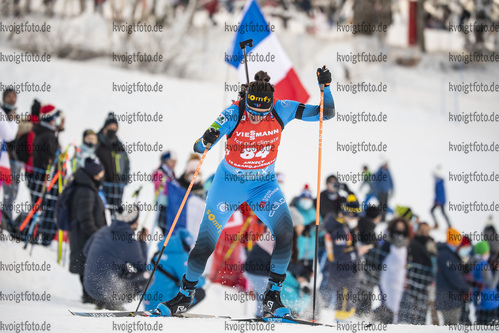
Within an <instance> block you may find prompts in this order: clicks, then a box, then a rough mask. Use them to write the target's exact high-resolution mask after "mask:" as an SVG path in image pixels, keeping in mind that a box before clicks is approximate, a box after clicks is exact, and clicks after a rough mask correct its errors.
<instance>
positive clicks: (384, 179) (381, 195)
mask: <svg viewBox="0 0 499 333" xmlns="http://www.w3.org/2000/svg"><path fill="white" fill-rule="evenodd" d="M373 178H374V179H373V184H372V186H373V193H374V195H375V196H376V197H377V198H378V201H379V204H380V207H383V208H386V209H382V211H381V220H382V221H385V216H386V211H387V209H388V198H389V196H391V195H393V180H392V175H391V174H390V170H389V169H388V162H384V163H383V164H382V165H381V167H380V168H379V169H378V171H377V172H376V173H375V174H374V177H373Z"/></svg>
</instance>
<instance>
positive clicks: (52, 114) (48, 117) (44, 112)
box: [40, 104, 61, 123]
mask: <svg viewBox="0 0 499 333" xmlns="http://www.w3.org/2000/svg"><path fill="white" fill-rule="evenodd" d="M60 115H61V111H60V110H57V109H56V108H55V106H53V105H51V104H47V105H44V106H42V107H41V108H40V121H43V122H46V123H50V122H51V121H52V120H54V119H55V118H57V117H59V116H60Z"/></svg>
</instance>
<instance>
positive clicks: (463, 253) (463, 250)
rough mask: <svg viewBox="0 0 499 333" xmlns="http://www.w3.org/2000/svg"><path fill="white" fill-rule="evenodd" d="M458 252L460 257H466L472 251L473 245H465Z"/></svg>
mask: <svg viewBox="0 0 499 333" xmlns="http://www.w3.org/2000/svg"><path fill="white" fill-rule="evenodd" d="M457 253H458V255H459V257H461V258H466V257H468V256H469V255H470V253H471V246H463V247H461V248H460V249H459V251H458V252H457Z"/></svg>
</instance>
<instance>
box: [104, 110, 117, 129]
mask: <svg viewBox="0 0 499 333" xmlns="http://www.w3.org/2000/svg"><path fill="white" fill-rule="evenodd" d="M111 124H116V126H118V119H116V116H115V115H114V112H109V113H108V114H107V118H106V121H105V122H104V126H103V127H102V128H106V127H107V126H108V125H111Z"/></svg>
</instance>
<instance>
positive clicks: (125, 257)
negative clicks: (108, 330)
mask: <svg viewBox="0 0 499 333" xmlns="http://www.w3.org/2000/svg"><path fill="white" fill-rule="evenodd" d="M138 225H139V209H138V207H137V205H135V204H134V205H132V206H131V207H130V208H129V209H126V210H124V211H122V212H121V213H118V214H116V217H115V218H114V219H113V222H112V224H111V226H106V227H103V228H101V229H99V231H97V232H96V233H95V234H93V235H92V237H90V239H89V240H88V241H87V243H86V244H85V248H84V249H83V252H84V254H85V256H86V258H87V259H86V262H85V272H84V277H83V284H84V287H85V290H86V291H87V293H88V294H89V295H90V296H91V297H92V298H93V299H95V300H96V304H97V306H98V307H99V308H106V309H110V310H123V304H124V303H126V302H131V301H132V300H133V299H134V297H136V296H137V295H138V294H139V293H140V292H141V291H142V290H143V289H144V287H145V285H146V283H147V279H148V278H149V272H147V246H146V243H145V238H146V237H147V234H148V233H147V229H145V228H144V229H142V230H141V231H140V232H138V235H137V237H135V231H136V230H137V228H138ZM136 238H137V239H136Z"/></svg>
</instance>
